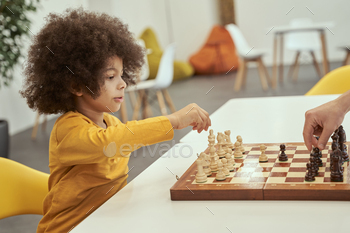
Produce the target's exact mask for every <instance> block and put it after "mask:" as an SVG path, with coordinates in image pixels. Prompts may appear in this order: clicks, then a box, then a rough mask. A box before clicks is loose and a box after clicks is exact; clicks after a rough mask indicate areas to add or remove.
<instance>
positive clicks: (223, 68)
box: [190, 26, 238, 74]
mask: <svg viewBox="0 0 350 233" xmlns="http://www.w3.org/2000/svg"><path fill="white" fill-rule="evenodd" d="M190 63H191V65H192V66H193V67H194V70H195V73H196V74H222V73H227V72H228V71H230V72H231V71H233V70H236V69H237V68H238V56H237V55H236V48H235V45H234V43H233V40H232V38H231V36H230V34H229V32H228V31H227V30H226V29H225V27H223V26H214V27H213V29H212V30H211V32H210V35H209V38H208V39H207V41H206V42H205V44H204V46H203V47H202V48H201V49H200V50H199V51H198V52H197V53H196V54H194V55H192V56H191V57H190Z"/></svg>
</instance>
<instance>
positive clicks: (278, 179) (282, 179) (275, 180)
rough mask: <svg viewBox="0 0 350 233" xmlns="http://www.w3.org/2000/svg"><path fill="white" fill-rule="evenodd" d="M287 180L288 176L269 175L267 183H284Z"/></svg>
mask: <svg viewBox="0 0 350 233" xmlns="http://www.w3.org/2000/svg"><path fill="white" fill-rule="evenodd" d="M285 181H286V177H285V176H284V177H271V176H270V177H269V178H268V179H267V181H266V183H267V184H283V183H285Z"/></svg>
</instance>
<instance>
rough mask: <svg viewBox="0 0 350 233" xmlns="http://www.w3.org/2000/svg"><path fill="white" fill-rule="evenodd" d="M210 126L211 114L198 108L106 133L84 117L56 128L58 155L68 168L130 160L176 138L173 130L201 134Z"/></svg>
mask: <svg viewBox="0 0 350 233" xmlns="http://www.w3.org/2000/svg"><path fill="white" fill-rule="evenodd" d="M210 125H211V122H210V119H209V114H208V113H207V112H205V111H204V110H203V109H201V108H200V107H199V106H198V105H197V104H190V105H188V106H186V107H185V108H183V109H181V110H179V111H177V112H175V113H173V114H170V115H168V116H166V117H165V116H161V117H154V118H149V119H145V120H141V121H130V122H127V123H126V124H122V123H120V124H117V125H115V126H109V127H108V128H107V129H102V128H100V127H96V126H93V125H91V124H88V123H86V121H85V120H84V119H82V118H81V117H72V118H70V119H65V120H64V125H63V124H62V125H58V126H57V132H56V138H57V148H56V149H57V151H58V155H59V160H60V162H61V163H62V164H65V165H75V164H90V163H98V162H100V161H102V160H105V159H106V156H107V157H128V156H129V155H130V153H131V152H132V151H134V150H136V149H138V148H140V147H142V146H146V145H151V144H155V143H158V142H162V141H167V140H170V139H172V138H173V135H174V130H173V129H183V128H185V127H187V126H192V127H193V130H197V131H198V132H201V131H202V130H203V129H204V130H207V129H208V127H209V126H210Z"/></svg>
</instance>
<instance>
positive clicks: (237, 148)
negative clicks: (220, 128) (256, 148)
mask: <svg viewBox="0 0 350 233" xmlns="http://www.w3.org/2000/svg"><path fill="white" fill-rule="evenodd" d="M240 146H241V144H240V143H239V141H236V142H235V152H234V153H233V154H234V157H235V159H239V158H243V155H242V151H241V150H240Z"/></svg>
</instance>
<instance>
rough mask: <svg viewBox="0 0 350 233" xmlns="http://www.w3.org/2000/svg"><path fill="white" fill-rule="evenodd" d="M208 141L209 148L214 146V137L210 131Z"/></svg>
mask: <svg viewBox="0 0 350 233" xmlns="http://www.w3.org/2000/svg"><path fill="white" fill-rule="evenodd" d="M208 141H209V147H210V146H211V145H214V144H215V135H214V131H213V130H212V129H210V130H209V136H208Z"/></svg>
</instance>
